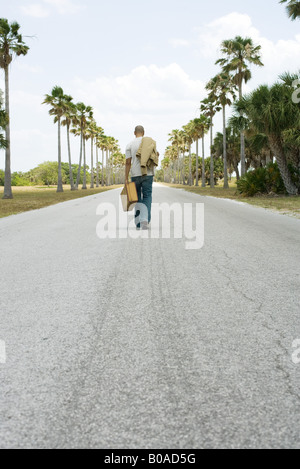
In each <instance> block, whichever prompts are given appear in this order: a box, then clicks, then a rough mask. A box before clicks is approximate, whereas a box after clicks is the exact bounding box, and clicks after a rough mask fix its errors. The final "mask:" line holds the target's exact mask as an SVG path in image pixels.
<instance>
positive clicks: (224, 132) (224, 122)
mask: <svg viewBox="0 0 300 469" xmlns="http://www.w3.org/2000/svg"><path fill="white" fill-rule="evenodd" d="M223 160H224V189H228V188H229V184H228V169H227V138H226V107H225V106H223Z"/></svg>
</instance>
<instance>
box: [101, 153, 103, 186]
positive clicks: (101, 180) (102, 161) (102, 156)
mask: <svg viewBox="0 0 300 469" xmlns="http://www.w3.org/2000/svg"><path fill="white" fill-rule="evenodd" d="M101 186H102V187H104V150H103V149H102V174H101Z"/></svg>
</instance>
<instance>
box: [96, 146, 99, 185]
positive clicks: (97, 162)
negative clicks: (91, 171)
mask: <svg viewBox="0 0 300 469" xmlns="http://www.w3.org/2000/svg"><path fill="white" fill-rule="evenodd" d="M96 171H97V174H96V187H99V186H100V181H99V148H98V145H96Z"/></svg>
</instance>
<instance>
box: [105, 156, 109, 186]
mask: <svg viewBox="0 0 300 469" xmlns="http://www.w3.org/2000/svg"><path fill="white" fill-rule="evenodd" d="M105 183H106V186H108V150H106V164H105Z"/></svg>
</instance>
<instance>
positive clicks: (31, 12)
mask: <svg viewBox="0 0 300 469" xmlns="http://www.w3.org/2000/svg"><path fill="white" fill-rule="evenodd" d="M21 10H22V12H23V13H24V15H26V16H33V17H34V18H46V17H47V16H49V14H50V11H49V10H48V9H47V8H45V7H44V6H43V5H41V4H39V3H34V4H31V5H27V6H22V7H21Z"/></svg>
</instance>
